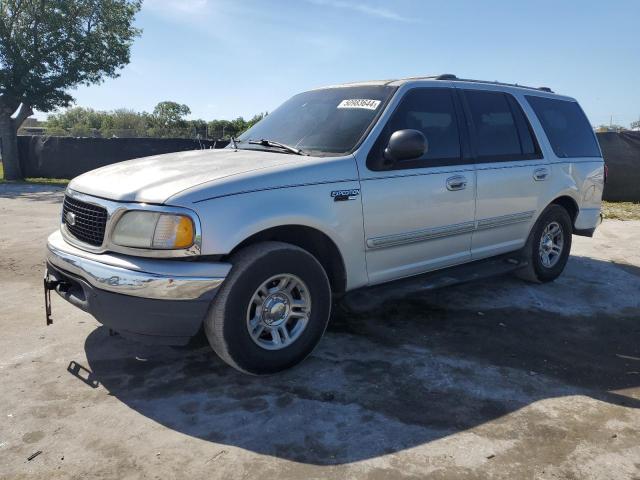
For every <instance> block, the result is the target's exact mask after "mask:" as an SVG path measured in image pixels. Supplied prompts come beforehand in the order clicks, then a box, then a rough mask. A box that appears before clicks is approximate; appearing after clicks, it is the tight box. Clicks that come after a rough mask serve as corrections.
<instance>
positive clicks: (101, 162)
mask: <svg viewBox="0 0 640 480" xmlns="http://www.w3.org/2000/svg"><path fill="white" fill-rule="evenodd" d="M227 143H228V142H217V144H216V148H222V147H224V146H226V145H227ZM213 146H214V142H213V141H212V140H201V141H198V140H191V139H185V138H75V137H45V136H29V135H25V136H19V137H18V151H19V154H20V162H21V164H22V171H23V173H24V175H25V176H26V177H45V178H73V177H76V176H78V175H80V174H81V173H84V172H88V171H89V170H93V169H95V168H98V167H103V166H105V165H110V164H112V163H116V162H122V161H123V160H130V159H132V158H139V157H147V156H150V155H158V154H161V153H170V152H180V151H184V150H197V149H200V148H211V147H213Z"/></svg>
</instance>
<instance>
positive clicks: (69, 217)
mask: <svg viewBox="0 0 640 480" xmlns="http://www.w3.org/2000/svg"><path fill="white" fill-rule="evenodd" d="M64 219H65V220H66V221H67V225H69V226H70V227H73V226H74V225H75V224H76V214H75V213H73V212H67V214H66V215H65V216H64Z"/></svg>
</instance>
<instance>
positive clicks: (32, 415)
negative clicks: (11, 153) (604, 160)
mask: <svg viewBox="0 0 640 480" xmlns="http://www.w3.org/2000/svg"><path fill="white" fill-rule="evenodd" d="M60 198H61V195H60V191H57V190H54V189H52V188H51V187H46V188H45V187H36V186H27V187H25V186H11V185H0V285H1V286H2V290H1V292H2V293H1V296H0V322H1V323H0V325H1V326H2V335H1V336H0V385H1V394H0V478H43V479H44V478H46V479H51V478H67V477H76V478H87V477H90V476H91V477H98V478H119V479H125V478H194V477H204V476H205V475H206V477H207V478H225V479H235V478H282V479H288V478H339V479H343V478H364V477H367V478H373V479H382V478H394V479H402V478H425V477H427V476H428V477H429V478H436V479H438V478H452V479H454V478H455V479H460V478H508V479H515V478H517V479H528V478H536V479H555V478H567V479H591V478H602V479H605V478H607V479H610V478H615V479H633V478H636V479H637V478H640V342H639V339H640V294H639V292H640V222H619V221H607V222H605V223H604V224H603V225H602V227H601V228H600V230H599V231H598V233H597V234H596V237H595V238H594V239H585V238H578V237H574V242H575V243H574V255H573V256H572V258H571V260H570V262H569V265H568V267H567V270H566V272H565V274H564V276H563V277H561V278H560V279H559V280H558V281H556V282H555V283H553V284H547V285H529V284H526V283H523V282H521V281H519V280H516V279H514V278H511V277H504V278H496V279H491V280H487V281H483V282H481V283H476V284H466V285H461V286H458V287H455V288H449V289H446V290H440V291H436V292H423V293H420V292H416V293H413V294H412V295H410V296H409V297H407V298H404V299H398V298H386V299H383V300H384V301H381V300H380V299H377V304H376V305H377V306H376V307H375V308H374V309H373V310H370V311H360V312H359V313H351V314H346V313H344V311H340V310H338V311H336V312H335V314H334V318H333V320H332V323H331V326H330V328H329V331H328V332H327V335H326V336H325V338H324V339H323V341H322V343H321V345H320V347H319V348H318V349H317V350H316V351H315V353H314V354H313V355H312V356H311V357H310V358H309V359H308V360H307V361H305V362H304V363H303V364H302V365H301V366H300V367H298V368H295V369H292V370H291V371H288V372H286V373H284V374H281V375H276V376H272V377H268V378H255V377H249V376H245V375H241V374H239V373H237V372H236V371H235V370H232V369H231V368H229V367H227V366H226V365H224V364H223V363H222V362H221V361H220V360H218V359H217V358H216V357H215V355H214V354H213V353H211V352H210V350H209V349H208V347H207V346H206V345H204V344H200V345H193V346H190V347H186V348H180V349H173V348H168V347H161V348H158V347H145V346H142V345H139V344H136V343H132V342H128V341H126V340H123V339H122V338H119V337H109V336H108V334H107V331H106V330H105V329H104V328H102V327H100V326H99V324H98V323H97V322H96V321H94V320H93V319H92V318H91V317H90V316H89V315H87V314H85V313H82V312H81V311H79V310H77V309H75V308H73V307H71V306H70V305H67V304H66V303H65V302H63V301H62V300H61V299H59V298H54V299H53V301H54V314H55V323H54V325H53V326H50V327H45V325H44V316H43V309H42V287H41V276H42V256H43V255H42V254H43V245H44V242H45V238H46V236H47V234H48V233H49V232H50V231H52V230H53V229H55V228H56V223H57V218H58V211H59V208H60V204H59V202H60ZM374 303H375V302H374ZM447 306H449V307H451V306H453V307H454V308H445V307H447ZM68 369H69V370H72V371H76V372H79V373H80V375H83V376H84V377H83V378H84V379H85V381H83V380H81V379H80V378H79V377H78V376H76V375H74V374H72V373H70V372H69V371H68ZM37 451H42V453H41V454H40V455H38V456H37V457H35V458H34V459H33V460H31V461H28V460H27V458H28V457H29V456H30V455H32V454H33V453H35V452H37Z"/></svg>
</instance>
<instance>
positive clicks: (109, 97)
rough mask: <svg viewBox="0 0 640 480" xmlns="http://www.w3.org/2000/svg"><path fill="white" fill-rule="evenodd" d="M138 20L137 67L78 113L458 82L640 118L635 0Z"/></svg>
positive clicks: (221, 108)
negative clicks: (443, 78) (516, 87)
mask: <svg viewBox="0 0 640 480" xmlns="http://www.w3.org/2000/svg"><path fill="white" fill-rule="evenodd" d="M136 23H137V25H138V27H140V28H142V30H143V33H142V36H141V37H140V38H138V39H137V40H136V42H135V44H134V45H133V47H132V52H131V63H130V64H129V65H128V66H127V67H125V68H124V69H123V70H122V71H121V72H120V76H119V78H116V79H108V80H106V81H105V82H103V83H102V84H99V85H93V86H89V87H81V88H79V89H77V90H76V91H74V92H72V93H73V95H74V96H75V98H76V105H79V106H83V107H91V108H95V109H98V110H111V109H115V108H123V107H124V108H129V109H134V110H138V111H151V110H153V107H154V106H155V105H156V104H157V103H158V102H160V101H163V100H173V101H177V102H180V103H184V104H187V105H188V106H189V107H190V108H191V111H192V115H191V118H202V119H204V120H211V119H214V118H220V119H233V118H236V117H238V116H243V117H245V118H250V117H252V116H253V115H254V114H256V113H258V112H263V111H272V110H273V109H275V108H276V107H277V106H278V105H279V104H280V103H282V102H283V101H284V100H286V99H287V98H289V97H290V96H292V95H294V94H296V93H298V92H301V91H304V90H308V89H311V88H315V87H319V86H322V85H330V84H335V83H341V82H349V81H359V80H371V79H387V78H401V77H407V76H418V75H431V74H439V73H453V74H455V75H457V76H458V77H463V78H475V79H483V80H499V81H502V82H509V83H520V84H524V85H531V86H548V87H550V88H552V89H553V90H554V91H555V92H558V93H562V94H566V95H569V96H572V97H575V98H577V99H578V101H580V103H581V104H582V106H583V108H584V110H585V111H586V113H587V116H588V117H589V119H590V121H591V123H592V124H594V125H600V124H608V123H609V122H610V121H611V119H613V123H616V124H622V125H625V126H628V125H629V123H630V122H632V121H634V120H638V119H639V118H640V88H639V87H640V1H637V0H621V1H618V2H614V3H610V2H604V1H602V0H599V1H590V0H582V1H562V0H556V1H548V0H536V1H527V2H525V1H514V0H510V1H497V0H496V1H481V0H458V1H456V0H448V1H444V0H439V1H431V0H395V1H381V0H370V1H367V0H146V1H145V2H144V5H143V8H142V10H141V11H140V13H139V14H138V16H137V19H136ZM38 117H39V118H44V117H45V116H44V115H42V114H39V115H38Z"/></svg>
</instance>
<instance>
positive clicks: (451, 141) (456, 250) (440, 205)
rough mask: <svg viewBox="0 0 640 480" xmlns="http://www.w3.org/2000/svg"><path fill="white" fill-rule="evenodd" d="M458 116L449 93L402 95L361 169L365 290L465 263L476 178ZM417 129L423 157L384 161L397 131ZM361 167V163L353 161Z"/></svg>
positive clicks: (439, 90)
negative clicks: (367, 285) (425, 143)
mask: <svg viewBox="0 0 640 480" xmlns="http://www.w3.org/2000/svg"><path fill="white" fill-rule="evenodd" d="M460 110H461V107H460V104H459V101H458V99H457V97H456V96H455V92H454V91H453V89H451V88H442V87H440V86H437V87H420V88H413V89H411V90H408V91H407V92H406V93H405V94H404V96H403V97H402V98H401V100H400V102H399V103H398V104H397V107H396V108H395V110H394V111H393V113H392V115H391V116H390V117H389V120H388V122H387V124H386V125H385V127H384V129H383V130H382V132H381V133H380V135H379V137H378V139H377V140H376V142H375V143H374V145H373V147H372V148H371V151H370V152H369V153H368V157H367V161H366V166H363V165H362V164H361V170H360V176H361V191H362V203H363V214H364V229H365V249H366V260H367V271H368V275H369V282H370V284H376V283H382V282H385V281H389V280H394V279H397V278H401V277H405V276H409V275H414V274H417V273H422V272H426V271H429V270H435V269H438V268H442V267H446V266H449V265H454V264H457V263H463V262H465V261H468V260H469V259H470V256H471V253H470V249H471V234H472V231H473V229H474V220H475V219H474V210H475V189H476V175H475V169H474V165H473V164H472V161H471V160H470V159H469V158H467V155H466V149H465V148H463V146H462V145H465V143H464V142H461V137H462V136H463V134H464V133H463V132H464V127H463V125H462V123H461V122H460V120H461V118H460V115H459V114H458V112H459V111H460ZM403 129H415V130H419V131H421V132H422V133H423V134H424V136H425V137H426V139H427V141H428V151H427V152H426V154H424V155H423V156H422V157H421V158H418V159H413V160H405V161H400V162H396V163H390V162H388V161H387V160H385V157H384V154H383V151H384V148H385V147H386V145H387V143H388V140H389V137H390V136H391V134H392V133H393V132H395V131H397V130H403ZM359 163H360V162H359Z"/></svg>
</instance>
